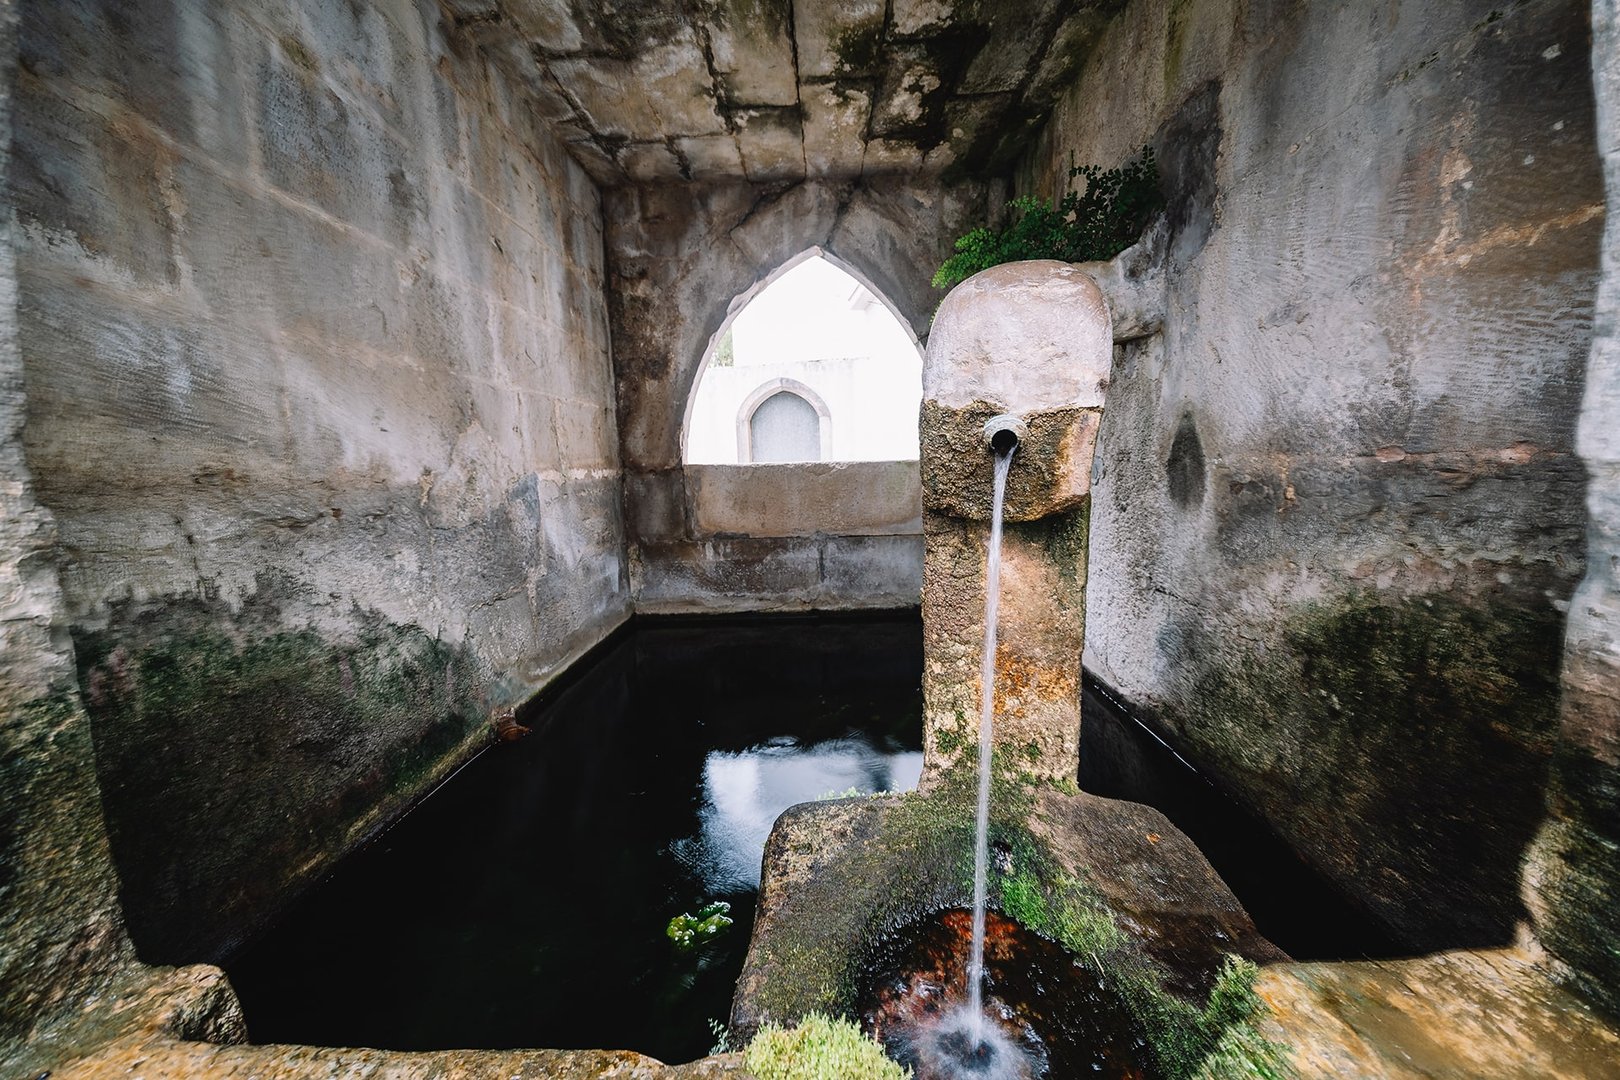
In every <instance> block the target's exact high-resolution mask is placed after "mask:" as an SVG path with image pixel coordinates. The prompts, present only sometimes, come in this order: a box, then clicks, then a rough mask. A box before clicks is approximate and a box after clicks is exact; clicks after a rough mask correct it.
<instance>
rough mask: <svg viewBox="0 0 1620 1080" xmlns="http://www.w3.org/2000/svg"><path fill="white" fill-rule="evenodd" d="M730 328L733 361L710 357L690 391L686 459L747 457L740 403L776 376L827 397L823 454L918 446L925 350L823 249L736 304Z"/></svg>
mask: <svg viewBox="0 0 1620 1080" xmlns="http://www.w3.org/2000/svg"><path fill="white" fill-rule="evenodd" d="M731 333H732V341H733V346H734V353H733V355H734V361H733V364H732V366H730V367H721V366H719V365H717V364H715V363H712V362H711V363H710V364H708V365H707V366H706V367H705V369H704V372H703V375H702V377H701V378H700V380H699V382H698V385H697V387H696V389H695V391H694V394H695V398H694V401H693V404H692V412H691V419H690V421H689V426H688V428H687V436H686V460H687V461H689V462H693V463H696V464H713V465H723V464H735V463H737V462H738V461H740V460H742V458H741V457H740V456H739V420H740V419H742V418H741V417H740V416H739V413H740V411H741V410H742V408H743V406H744V404H745V403H747V402H748V401H749V398H750V396H751V395H753V394H754V392H755V391H756V390H757V389H759V388H760V387H761V386H763V385H765V384H766V383H771V382H775V381H776V380H778V379H791V380H794V381H795V382H798V383H802V384H803V385H804V386H806V387H808V388H809V389H810V390H811V391H813V392H814V394H815V395H816V396H817V397H819V398H820V399H821V401H822V403H824V404H825V406H826V409H827V412H828V414H829V415H830V417H831V427H832V437H831V441H830V449H829V451H828V454H827V460H830V461H896V460H903V459H909V458H915V457H916V456H917V410H918V407H919V406H920V404H921V401H922V356H921V355H920V354H919V353H918V351H917V346H916V345H914V344H913V343H912V340H911V337H910V335H909V334H907V333H906V330H905V328H904V327H902V326H901V325H900V322H899V320H897V319H896V318H895V317H894V315H893V314H891V313H890V312H889V310H888V308H886V307H884V306H883V303H882V301H880V300H878V298H877V297H875V296H873V295H872V294H871V292H869V291H868V290H867V289H866V288H864V287H863V286H862V285H861V284H860V283H859V282H857V281H856V280H855V279H854V278H852V277H850V276H849V275H848V274H846V273H844V271H842V270H840V269H839V268H838V267H836V266H834V265H832V264H831V263H829V262H827V261H826V260H825V259H822V258H819V257H817V258H811V259H807V260H805V261H804V262H802V263H800V264H799V265H798V266H795V267H794V268H793V269H792V270H789V271H788V272H787V273H785V274H783V275H782V276H781V277H780V278H778V279H777V280H776V281H774V282H772V283H771V284H770V285H769V286H768V287H767V288H765V289H763V290H761V291H760V293H759V294H758V295H757V296H755V297H754V298H753V300H751V301H750V302H749V304H748V306H747V307H745V308H744V309H743V310H742V311H741V312H739V313H738V315H737V317H736V319H735V320H733V322H732V324H731ZM746 439H747V429H746V427H744V428H742V429H741V442H742V443H743V444H744V445H746Z"/></svg>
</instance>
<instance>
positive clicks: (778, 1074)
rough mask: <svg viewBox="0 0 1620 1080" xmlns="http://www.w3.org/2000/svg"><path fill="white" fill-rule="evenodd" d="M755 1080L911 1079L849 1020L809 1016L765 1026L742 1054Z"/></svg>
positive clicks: (880, 1047) (881, 1048)
mask: <svg viewBox="0 0 1620 1080" xmlns="http://www.w3.org/2000/svg"><path fill="white" fill-rule="evenodd" d="M743 1064H744V1065H746V1066H747V1068H748V1071H749V1072H751V1073H753V1074H754V1075H755V1076H756V1077H758V1078H759V1080H909V1077H910V1076H911V1070H910V1069H906V1068H903V1067H901V1066H900V1065H899V1064H897V1063H896V1062H894V1061H891V1060H890V1059H889V1058H888V1057H887V1056H885V1055H884V1053H883V1047H882V1046H880V1045H878V1043H877V1042H875V1041H874V1040H872V1039H869V1038H867V1037H866V1036H865V1035H864V1034H862V1033H861V1029H860V1028H858V1027H856V1026H855V1025H854V1024H852V1023H850V1022H849V1021H848V1020H834V1019H830V1018H828V1017H827V1016H825V1015H824V1014H822V1013H819V1012H812V1013H809V1014H807V1015H806V1016H805V1018H804V1019H803V1020H801V1021H799V1026H798V1027H795V1028H783V1027H778V1026H777V1025H775V1024H767V1025H765V1026H764V1027H762V1028H760V1030H759V1034H757V1035H755V1036H754V1038H753V1040H752V1041H751V1042H750V1043H749V1044H748V1049H747V1050H746V1051H744V1053H743Z"/></svg>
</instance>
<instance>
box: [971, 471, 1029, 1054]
mask: <svg viewBox="0 0 1620 1080" xmlns="http://www.w3.org/2000/svg"><path fill="white" fill-rule="evenodd" d="M1017 450H1018V446H1017V444H1016V443H1014V444H1013V445H1012V446H1010V447H1008V448H1007V449H1006V450H1005V451H998V452H997V453H996V479H995V493H994V496H993V498H992V501H991V507H990V548H989V554H988V557H987V559H986V561H985V572H984V659H983V660H982V661H981V662H980V665H979V696H980V702H979V807H978V817H977V818H976V819H975V822H974V838H973V951H972V952H971V953H970V954H969V959H968V970H967V982H968V1016H969V1018H970V1019H969V1022H970V1024H971V1025H972V1026H971V1031H972V1036H973V1043H974V1044H975V1046H979V1047H982V1046H983V1045H984V1036H985V1031H984V1027H985V1025H984V889H985V864H986V862H987V861H988V859H989V847H990V841H989V832H990V745H991V741H992V739H991V736H992V734H993V732H992V727H993V724H994V721H995V711H996V615H997V611H998V609H999V608H1000V606H1001V503H1002V498H1003V497H1004V496H1005V495H1006V493H1007V470H1008V468H1009V467H1010V466H1011V465H1012V458H1013V454H1014V453H1016V452H1017Z"/></svg>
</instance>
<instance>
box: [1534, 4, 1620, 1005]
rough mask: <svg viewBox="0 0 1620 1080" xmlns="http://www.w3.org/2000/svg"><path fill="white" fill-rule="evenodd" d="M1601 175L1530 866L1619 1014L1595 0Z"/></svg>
mask: <svg viewBox="0 0 1620 1080" xmlns="http://www.w3.org/2000/svg"><path fill="white" fill-rule="evenodd" d="M1592 31H1593V33H1592V56H1593V64H1592V72H1593V76H1594V82H1595V86H1596V90H1597V115H1598V125H1597V140H1598V151H1599V153H1600V154H1601V155H1602V159H1603V166H1604V175H1605V176H1606V177H1607V180H1608V209H1609V213H1608V222H1607V225H1606V226H1605V236H1604V243H1603V282H1602V285H1601V286H1600V287H1599V290H1598V297H1597V321H1596V327H1595V335H1594V340H1593V342H1592V355H1591V359H1590V360H1589V361H1588V364H1587V369H1586V397H1585V399H1584V400H1583V402H1582V405H1581V419H1580V426H1579V428H1578V429H1577V433H1576V443H1575V445H1576V450H1577V451H1578V452H1579V454H1580V456H1581V460H1582V461H1583V462H1585V464H1586V469H1587V472H1588V474H1589V476H1590V480H1589V482H1588V487H1587V498H1586V505H1587V509H1588V511H1589V512H1590V515H1591V517H1590V521H1589V524H1588V527H1587V533H1586V543H1587V552H1586V555H1587V563H1586V577H1585V578H1584V579H1583V580H1582V582H1581V585H1580V588H1578V589H1577V590H1576V591H1575V596H1574V599H1573V600H1571V601H1570V607H1569V627H1568V636H1567V638H1566V640H1565V645H1564V698H1563V706H1562V709H1561V710H1560V713H1559V719H1560V724H1559V736H1560V738H1559V744H1558V749H1557V756H1556V758H1555V761H1554V766H1553V778H1554V784H1553V794H1552V799H1551V806H1550V809H1551V813H1550V814H1549V816H1548V820H1547V821H1546V823H1545V824H1544V825H1543V826H1542V829H1541V832H1540V834H1539V835H1538V836H1537V838H1536V844H1535V846H1534V847H1533V848H1532V853H1531V858H1530V860H1529V861H1528V862H1527V864H1526V869H1525V884H1526V886H1527V888H1526V894H1527V895H1526V899H1527V900H1528V902H1529V905H1530V909H1531V911H1532V913H1533V914H1534V916H1535V925H1536V932H1537V935H1538V936H1539V937H1540V939H1541V940H1542V942H1543V943H1544V944H1546V945H1547V947H1548V948H1550V949H1551V950H1552V951H1553V953H1554V955H1556V956H1558V957H1560V958H1561V959H1563V960H1564V961H1565V962H1566V963H1567V964H1568V965H1569V966H1570V967H1571V969H1572V973H1573V975H1574V977H1575V981H1576V982H1577V984H1578V985H1579V986H1580V988H1581V989H1582V990H1584V991H1585V992H1586V993H1587V994H1589V995H1590V996H1592V997H1593V998H1595V999H1597V1000H1598V1001H1600V1002H1601V1003H1602V1004H1603V1005H1604V1006H1606V1007H1607V1008H1608V1009H1609V1011H1610V1013H1611V1014H1614V1015H1620V5H1617V4H1616V3H1615V0H1596V2H1595V3H1594V4H1593V5H1592Z"/></svg>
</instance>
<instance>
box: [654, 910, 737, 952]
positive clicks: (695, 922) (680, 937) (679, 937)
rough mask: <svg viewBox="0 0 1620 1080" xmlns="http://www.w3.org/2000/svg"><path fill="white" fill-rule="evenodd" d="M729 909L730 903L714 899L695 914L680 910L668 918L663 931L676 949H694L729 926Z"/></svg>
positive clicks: (711, 939) (712, 938) (723, 931)
mask: <svg viewBox="0 0 1620 1080" xmlns="http://www.w3.org/2000/svg"><path fill="white" fill-rule="evenodd" d="M730 910H731V905H730V904H728V903H726V902H725V901H724V900H716V901H715V902H714V903H712V904H708V905H706V906H705V907H703V908H701V909H700V910H699V911H698V913H697V914H696V915H689V914H687V913H686V912H682V913H681V914H679V915H677V916H675V917H674V918H673V919H671V920H669V926H668V927H667V928H665V930H664V933H665V934H667V935H669V940H671V941H673V942H674V943H675V947H676V948H677V949H681V950H683V951H685V950H687V949H695V948H697V947H698V946H699V945H704V944H707V943H708V942H710V941H713V940H714V939H715V938H717V937H719V936H720V935H721V934H723V933H725V932H726V931H727V930H729V929H730V928H731V916H730V915H728V914H727V912H729V911H730Z"/></svg>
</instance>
